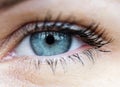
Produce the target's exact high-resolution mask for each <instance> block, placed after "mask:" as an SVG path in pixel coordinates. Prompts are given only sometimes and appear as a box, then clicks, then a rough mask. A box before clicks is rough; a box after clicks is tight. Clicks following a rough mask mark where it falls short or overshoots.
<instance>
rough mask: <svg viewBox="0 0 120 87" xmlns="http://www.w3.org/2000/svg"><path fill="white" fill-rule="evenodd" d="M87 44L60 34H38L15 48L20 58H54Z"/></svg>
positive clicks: (24, 40) (34, 34)
mask: <svg viewBox="0 0 120 87" xmlns="http://www.w3.org/2000/svg"><path fill="white" fill-rule="evenodd" d="M84 45H85V43H84V42H83V41H82V40H80V39H79V38H76V37H74V36H72V35H69V34H65V33H60V32H52V31H48V32H36V33H33V34H31V35H29V36H27V37H25V38H24V39H23V40H22V41H21V42H20V44H19V45H18V46H17V47H16V48H15V53H16V55H18V56H54V55H59V54H64V53H69V52H70V51H73V50H75V49H78V48H81V47H83V46H84Z"/></svg>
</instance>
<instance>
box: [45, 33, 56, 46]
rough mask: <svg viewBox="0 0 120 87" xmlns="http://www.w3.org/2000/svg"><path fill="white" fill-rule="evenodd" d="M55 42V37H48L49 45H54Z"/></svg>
mask: <svg viewBox="0 0 120 87" xmlns="http://www.w3.org/2000/svg"><path fill="white" fill-rule="evenodd" d="M54 42H55V39H54V36H53V35H48V36H47V37H46V43H47V44H49V45H51V44H53V43H54Z"/></svg>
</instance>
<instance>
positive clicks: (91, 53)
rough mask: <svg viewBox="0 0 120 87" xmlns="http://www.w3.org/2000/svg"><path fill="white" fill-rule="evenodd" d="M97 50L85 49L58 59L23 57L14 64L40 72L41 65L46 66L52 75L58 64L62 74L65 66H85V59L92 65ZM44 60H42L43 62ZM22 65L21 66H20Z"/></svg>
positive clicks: (65, 68) (96, 55)
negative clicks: (72, 64)
mask: <svg viewBox="0 0 120 87" xmlns="http://www.w3.org/2000/svg"><path fill="white" fill-rule="evenodd" d="M98 56H99V55H98V50H96V49H94V48H89V49H86V50H84V51H82V52H78V53H77V52H76V53H73V54H72V55H69V56H66V57H65V56H60V57H59V58H56V57H54V56H53V57H50V58H48V57H42V59H41V57H39V56H36V57H29V56H24V57H22V58H21V57H17V59H18V61H17V62H16V63H17V65H18V63H20V65H22V64H23V63H24V65H27V64H28V65H29V67H26V69H27V68H28V69H31V67H32V68H33V67H34V69H36V70H40V68H41V65H42V64H47V65H48V66H49V67H50V69H51V71H52V72H53V74H55V72H56V67H57V65H58V64H60V65H61V67H62V69H63V71H64V72H66V71H67V66H68V65H69V64H71V63H75V64H76V63H80V64H81V65H82V66H84V65H85V61H86V59H88V60H89V61H91V62H92V63H93V64H94V62H95V59H96V57H98ZM43 59H44V60H43ZM21 63H22V64H21Z"/></svg>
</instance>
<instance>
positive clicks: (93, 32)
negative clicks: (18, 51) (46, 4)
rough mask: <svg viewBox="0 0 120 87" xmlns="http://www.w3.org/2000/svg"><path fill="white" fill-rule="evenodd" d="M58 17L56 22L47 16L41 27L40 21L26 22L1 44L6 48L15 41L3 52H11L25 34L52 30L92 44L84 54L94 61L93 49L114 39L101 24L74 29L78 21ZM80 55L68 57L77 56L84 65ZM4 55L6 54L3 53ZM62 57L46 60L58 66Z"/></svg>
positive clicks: (75, 55)
mask: <svg viewBox="0 0 120 87" xmlns="http://www.w3.org/2000/svg"><path fill="white" fill-rule="evenodd" d="M58 19H59V18H58ZM58 19H56V20H55V21H54V22H51V21H50V18H49V19H47V18H45V20H44V22H40V23H43V26H41V28H39V27H40V25H39V27H38V26H37V25H38V24H39V22H38V21H36V22H33V23H29V24H26V25H25V26H23V27H22V28H20V29H19V30H17V31H15V32H13V34H11V35H10V37H9V38H8V39H7V40H5V42H4V44H3V45H2V46H1V47H2V48H1V49H4V48H5V46H7V45H8V47H11V44H12V43H13V41H14V42H15V43H14V46H13V45H12V46H13V47H11V48H7V49H6V50H5V51H4V52H3V53H4V54H5V53H6V51H7V53H8V54H9V52H10V51H11V50H13V48H14V47H15V46H16V45H17V44H18V43H19V42H20V41H22V39H23V38H24V37H25V36H27V35H29V34H32V33H35V32H48V31H51V32H59V33H65V34H70V35H75V36H79V37H80V38H81V39H82V40H83V41H84V42H85V43H87V44H88V45H90V46H92V49H87V50H85V51H83V52H82V54H84V55H86V56H87V57H88V58H89V59H90V60H92V61H93V62H94V55H92V54H94V53H93V50H94V51H96V50H99V48H100V47H102V46H104V45H106V44H108V43H110V42H111V41H112V40H111V39H109V38H108V37H107V36H106V34H105V31H104V30H103V29H100V31H98V30H97V29H98V27H99V24H95V23H92V24H90V25H89V26H81V27H80V26H78V27H80V28H81V30H72V27H73V26H77V25H76V24H77V23H76V22H73V21H72V22H65V21H64V22H60V21H58ZM48 23H49V24H50V23H51V24H52V26H50V27H48V26H46V25H47V24H48ZM58 24H60V26H57V25H58ZM64 26H67V27H66V28H65V27H64ZM54 27H56V28H57V30H54ZM10 41H11V44H9V43H10ZM99 51H101V52H107V51H102V50H99ZM1 53H2V52H1ZM80 54H81V52H80ZM6 55H7V54H6ZM10 55H11V54H10ZM78 55H79V54H73V55H70V56H68V58H69V59H70V60H72V61H74V60H73V58H72V57H75V58H77V60H78V61H80V62H81V63H82V65H84V62H83V60H82V59H81V57H79V56H78ZM2 57H4V55H2ZM71 58H72V59H71ZM62 59H63V60H64V62H66V60H65V58H64V57H62ZM62 59H54V58H53V59H45V61H46V63H47V64H48V65H49V66H50V67H51V68H52V67H53V65H55V66H56V64H57V62H58V60H59V61H60V62H61V61H62V62H61V63H63V60H62ZM53 60H54V61H53ZM31 61H32V59H31ZM38 62H39V63H38ZM40 62H41V61H40V60H39V58H38V61H37V63H38V64H40ZM35 65H36V64H35ZM52 69H53V68H52Z"/></svg>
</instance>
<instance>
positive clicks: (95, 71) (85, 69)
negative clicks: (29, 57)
mask: <svg viewBox="0 0 120 87" xmlns="http://www.w3.org/2000/svg"><path fill="white" fill-rule="evenodd" d="M108 55H111V56H108ZM108 55H105V56H102V57H101V58H97V59H96V62H95V64H92V63H89V61H85V66H82V65H81V64H80V63H76V64H74V63H73V64H69V66H68V67H67V68H66V70H67V72H66V73H64V70H63V69H62V68H61V65H58V66H57V68H56V72H55V74H53V72H52V71H51V70H50V68H49V66H48V65H41V66H40V69H39V70H36V69H35V67H32V68H29V69H27V68H28V67H29V66H28V65H29V64H28V65H27V64H23V63H20V65H19V63H18V64H17V66H16V64H15V63H13V62H12V64H10V62H9V63H7V64H8V66H6V69H5V68H4V71H5V72H6V70H9V71H7V72H9V73H7V74H5V75H7V76H5V77H4V76H3V75H4V74H2V76H3V78H5V80H3V82H2V83H6V82H7V83H8V84H9V87H14V86H10V85H13V84H12V83H11V82H10V80H11V79H13V81H14V84H17V85H18V84H20V85H21V86H22V85H25V87H34V86H35V87H37V86H40V87H50V86H51V87H55V86H57V87H61V86H62V87H88V86H89V87H96V86H98V85H99V86H100V87H108V86H109V87H113V84H114V86H115V87H118V84H119V80H120V78H118V77H119V72H120V69H119V68H118V66H120V63H119V62H118V61H120V59H113V57H114V58H115V56H116V57H118V56H119V55H115V54H108ZM88 63H89V64H88ZM21 64H23V65H21ZM111 64H112V65H111ZM9 65H10V66H9ZM11 65H12V67H11ZM18 66H19V67H18ZM23 66H24V67H23ZM10 67H11V68H10ZM25 67H26V68H25ZM8 68H9V69H8ZM2 71H3V70H2ZM4 71H3V73H4ZM6 77H7V79H6ZM11 81H12V80H11ZM9 82H10V83H9ZM28 83H29V84H31V85H29V86H28ZM33 84H34V85H33ZM21 86H20V87H21ZM1 87H2V86H1ZM4 87H6V86H4Z"/></svg>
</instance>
